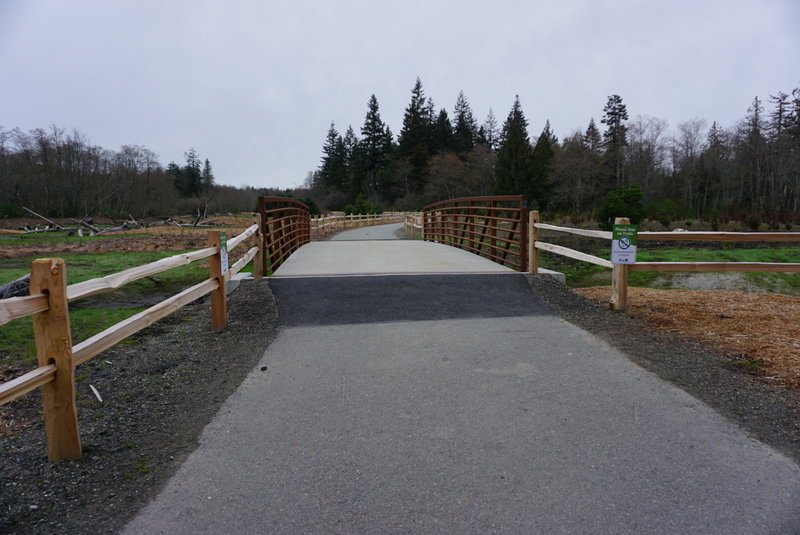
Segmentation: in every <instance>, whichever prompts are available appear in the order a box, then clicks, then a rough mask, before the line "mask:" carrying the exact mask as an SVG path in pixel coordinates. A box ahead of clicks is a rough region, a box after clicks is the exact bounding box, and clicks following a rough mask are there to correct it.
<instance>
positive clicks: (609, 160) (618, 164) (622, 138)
mask: <svg viewBox="0 0 800 535" xmlns="http://www.w3.org/2000/svg"><path fill="white" fill-rule="evenodd" d="M603 113H604V115H603V120H602V121H601V122H602V123H603V124H605V125H606V131H605V132H604V133H603V141H604V143H605V156H606V158H605V161H606V164H607V165H608V167H609V169H610V170H611V174H612V176H613V179H614V183H615V184H616V187H617V188H619V187H621V186H623V185H624V177H623V169H624V165H623V164H624V163H625V146H626V145H627V144H628V141H627V135H626V132H627V128H626V126H625V121H627V120H628V110H627V108H626V106H625V104H623V103H622V97H620V96H619V95H611V96H610V97H608V101H607V102H606V105H605V107H604V108H603Z"/></svg>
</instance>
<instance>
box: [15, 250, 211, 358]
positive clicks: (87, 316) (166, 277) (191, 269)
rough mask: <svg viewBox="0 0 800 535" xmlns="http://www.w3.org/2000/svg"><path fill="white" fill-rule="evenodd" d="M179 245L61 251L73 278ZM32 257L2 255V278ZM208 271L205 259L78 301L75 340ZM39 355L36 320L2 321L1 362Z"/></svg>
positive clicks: (136, 262)
mask: <svg viewBox="0 0 800 535" xmlns="http://www.w3.org/2000/svg"><path fill="white" fill-rule="evenodd" d="M174 254H176V252H174V251H163V252H131V253H98V254H91V255H59V256H60V257H63V258H64V260H65V262H66V266H67V284H74V283H77V282H82V281H85V280H89V279H93V278H97V277H103V276H105V275H109V274H111V273H116V272H119V271H122V270H125V269H128V268H131V267H135V266H140V265H143V264H147V263H149V262H153V261H155V260H159V259H161V258H165V257H167V256H172V255H174ZM33 260H34V258H33V257H31V258H13V259H0V283H3V282H8V281H11V280H14V279H16V278H18V277H21V276H23V275H25V274H27V273H30V265H31V262H32V261H33ZM207 277H208V268H207V267H206V266H205V264H203V263H202V262H198V263H194V264H192V265H190V266H184V267H180V268H176V269H172V270H169V271H165V272H164V273H160V274H158V275H157V280H153V279H141V280H138V281H136V282H132V283H130V284H128V285H126V286H124V287H122V288H120V289H119V290H115V291H114V292H111V293H108V294H103V295H98V296H93V297H89V298H86V299H84V300H81V301H77V302H75V303H73V304H72V305H71V306H70V309H71V310H70V323H71V327H72V338H73V343H77V342H80V341H82V340H84V339H86V338H88V337H90V336H92V335H94V334H97V333H98V332H100V331H102V330H104V329H106V328H108V327H110V326H111V325H114V324H115V323H118V322H120V321H122V320H123V319H125V318H128V317H130V316H132V315H134V314H136V313H138V312H140V311H142V310H144V308H146V307H142V306H137V304H139V303H141V302H142V301H147V300H148V299H150V300H153V299H155V300H156V301H158V300H161V299H163V297H165V296H168V295H173V294H176V293H178V292H180V291H181V290H183V289H185V288H187V287H189V286H191V285H193V284H196V283H198V282H200V281H202V280H203V279H205V278H207ZM35 360H36V349H35V347H34V344H33V323H32V320H31V318H23V319H19V320H15V321H12V322H11V323H8V324H6V325H2V326H0V365H20V364H29V363H32V362H34V361H35Z"/></svg>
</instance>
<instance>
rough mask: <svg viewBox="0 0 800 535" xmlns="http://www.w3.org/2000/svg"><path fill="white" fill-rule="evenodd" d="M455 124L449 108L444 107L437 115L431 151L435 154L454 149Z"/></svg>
mask: <svg viewBox="0 0 800 535" xmlns="http://www.w3.org/2000/svg"><path fill="white" fill-rule="evenodd" d="M453 143H454V140H453V125H452V124H451V123H450V117H448V115H447V110H445V109H444V108H442V109H441V110H439V115H437V116H436V123H435V124H434V125H433V132H432V137H431V151H432V152H433V153H434V154H438V153H442V152H449V151H452V150H453Z"/></svg>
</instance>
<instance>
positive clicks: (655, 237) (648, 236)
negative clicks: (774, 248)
mask: <svg viewBox="0 0 800 535" xmlns="http://www.w3.org/2000/svg"><path fill="white" fill-rule="evenodd" d="M627 221H628V220H627V219H626V218H617V222H623V223H624V222H627ZM542 230H548V231H554V232H561V233H565V234H573V235H577V236H587V237H591V238H600V239H604V240H609V241H610V240H611V239H612V234H611V232H607V231H602V230H588V229H576V228H570V227H560V226H556V225H551V224H548V223H541V222H540V221H539V213H538V212H536V211H532V212H531V213H530V245H529V249H530V258H531V272H532V273H537V272H538V265H539V251H540V250H541V251H547V252H550V253H554V254H558V255H561V256H566V257H568V258H572V259H575V260H580V261H582V262H589V263H591V264H596V265H599V266H603V267H605V268H610V269H612V290H611V292H612V293H611V307H612V308H614V309H615V310H624V309H625V308H626V305H627V274H628V272H630V271H672V272H675V271H695V272H772V273H800V263H788V262H787V263H774V262H637V263H635V264H612V263H611V262H610V261H608V260H606V259H604V258H600V257H598V256H594V255H590V254H587V253H583V252H580V251H576V250H574V249H570V248H568V247H563V246H560V245H555V244H553V243H547V242H544V241H540V240H539V233H540V231H542ZM637 236H638V239H639V240H640V241H693V242H740V243H797V242H800V232H686V231H672V232H639V233H638V234H637Z"/></svg>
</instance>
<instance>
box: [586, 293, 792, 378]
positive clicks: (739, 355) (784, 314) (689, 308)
mask: <svg viewBox="0 0 800 535" xmlns="http://www.w3.org/2000/svg"><path fill="white" fill-rule="evenodd" d="M576 291H577V292H578V293H579V294H581V295H583V296H585V297H587V298H589V299H592V300H594V301H596V302H602V303H608V300H609V298H610V289H609V288H608V287H607V286H606V287H602V286H598V287H592V288H580V289H577V290H576ZM628 311H629V312H630V313H631V314H633V315H634V316H638V317H641V318H643V319H644V320H645V322H646V324H647V325H648V327H649V328H651V329H653V330H655V331H658V332H671V333H676V334H679V335H680V336H682V337H684V338H687V339H689V340H694V341H697V342H700V343H701V344H703V345H704V346H707V347H708V348H709V349H712V350H715V351H719V352H721V353H722V354H724V355H726V356H727V357H728V358H729V359H730V360H731V361H732V362H733V363H734V364H735V365H737V366H739V367H741V368H742V370H743V371H749V372H752V373H755V374H758V375H759V376H761V378H762V379H763V380H765V381H769V382H772V383H775V384H778V385H782V386H789V387H792V388H795V389H798V390H800V297H796V296H788V295H777V294H766V293H747V292H729V291H717V290H697V291H692V290H655V289H651V288H630V289H629V290H628Z"/></svg>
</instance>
